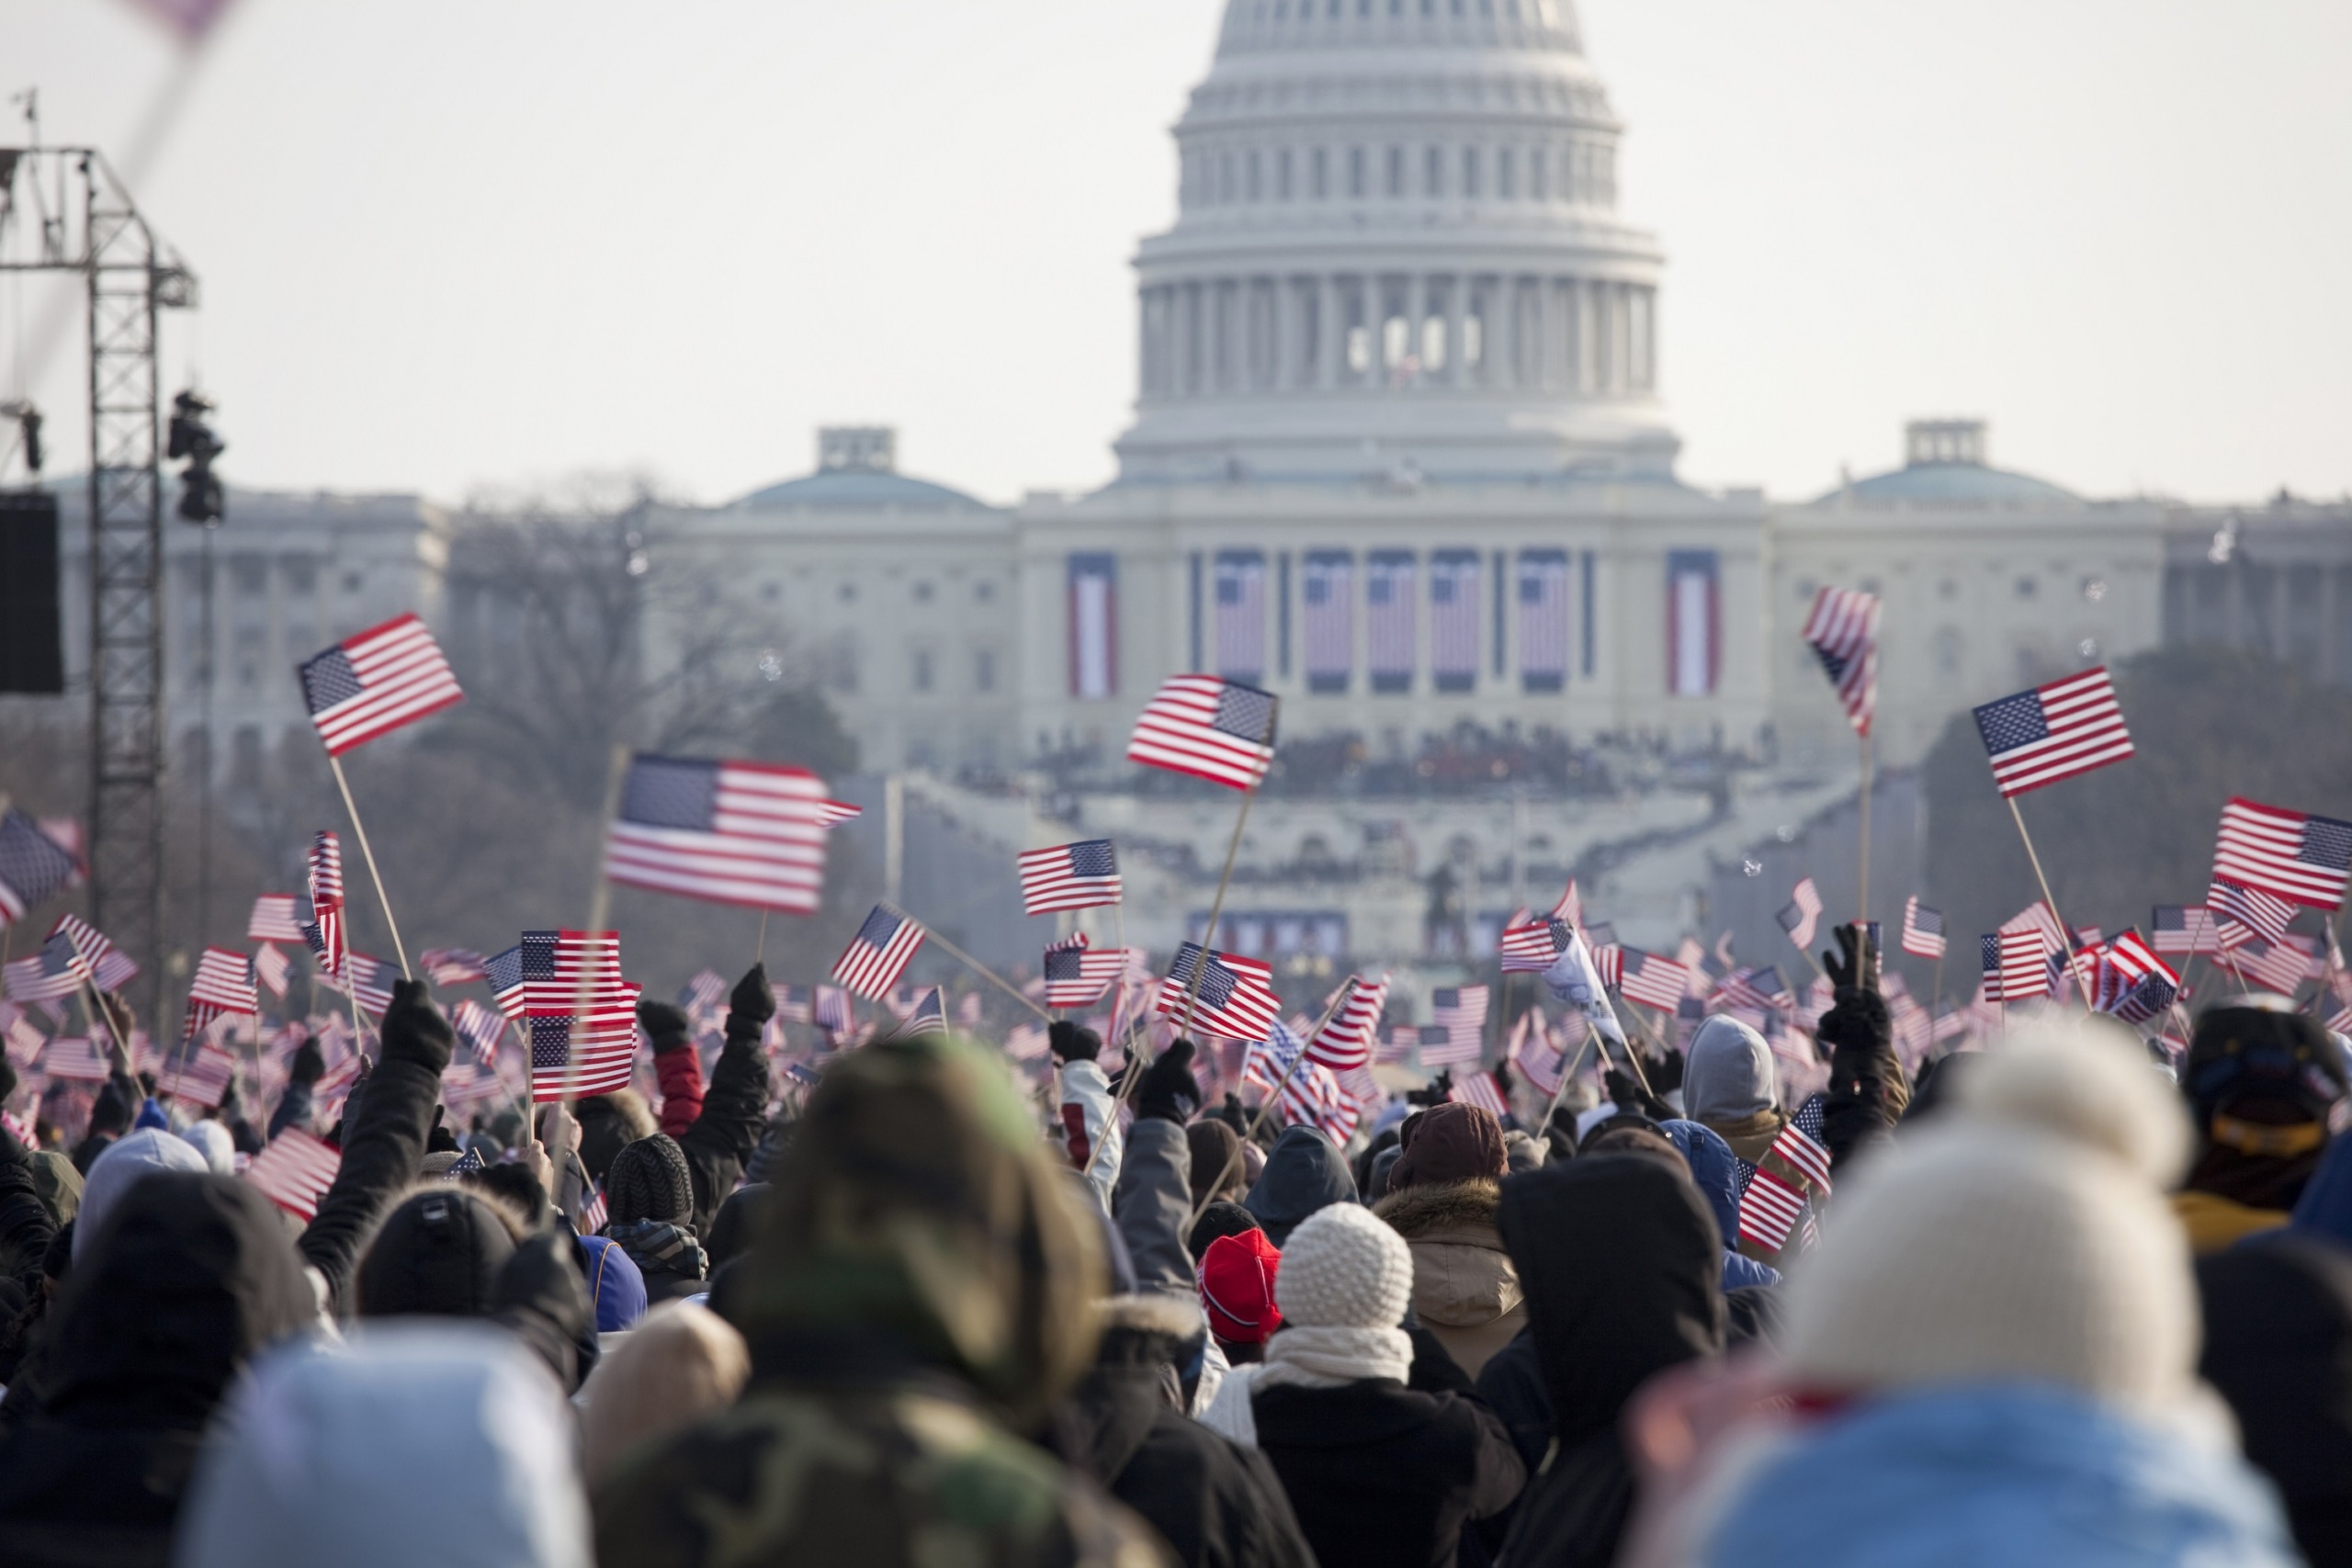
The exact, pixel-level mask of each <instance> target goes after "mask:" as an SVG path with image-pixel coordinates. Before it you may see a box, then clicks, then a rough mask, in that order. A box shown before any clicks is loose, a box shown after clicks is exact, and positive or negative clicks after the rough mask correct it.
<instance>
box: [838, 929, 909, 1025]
mask: <svg viewBox="0 0 2352 1568" xmlns="http://www.w3.org/2000/svg"><path fill="white" fill-rule="evenodd" d="M924 934H925V933H924V931H923V929H922V926H920V925H918V924H916V923H915V920H914V918H913V917H912V916H910V915H908V914H905V913H903V912H901V911H900V910H898V909H894V908H890V906H889V905H888V904H876V905H875V906H874V912H873V913H872V914H869V915H867V916H866V917H865V924H864V925H861V926H859V927H858V928H857V934H856V935H855V936H854V937H852V938H850V940H849V946H848V947H846V948H844V949H842V955H841V957H840V958H838V959H836V960H834V962H833V978H834V979H836V980H838V981H840V982H841V983H842V985H843V986H846V987H849V988H850V989H851V990H853V991H855V992H856V993H857V994H858V995H859V996H861V997H864V998H866V1000H868V1001H876V1002H878V1001H880V1000H882V999H883V998H885V997H888V995H889V994H890V992H891V991H892V989H894V988H895V987H897V986H898V984H899V976H901V975H903V974H905V973H906V970H907V961H908V960H910V959H911V958H912V957H914V955H915V950H916V949H917V948H919V947H921V946H922V939H923V936H924ZM823 1000H824V998H823V996H822V994H821V993H820V995H819V998H818V1001H819V1003H820V1008H821V1004H822V1002H823ZM818 1021H819V1022H820V1023H822V1022H823V1021H824V1020H823V1019H822V1018H821V1017H820V1019H819V1020H818Z"/></svg>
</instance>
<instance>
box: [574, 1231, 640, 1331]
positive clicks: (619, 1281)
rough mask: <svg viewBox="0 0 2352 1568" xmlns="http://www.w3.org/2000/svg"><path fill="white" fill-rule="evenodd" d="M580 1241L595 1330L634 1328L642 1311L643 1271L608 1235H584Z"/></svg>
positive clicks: (581, 1257) (582, 1263) (581, 1258)
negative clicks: (594, 1307) (592, 1306)
mask: <svg viewBox="0 0 2352 1568" xmlns="http://www.w3.org/2000/svg"><path fill="white" fill-rule="evenodd" d="M579 1241H580V1264H581V1268H582V1270H583V1271H584V1272H585V1273H586V1274H587V1277H588V1278H587V1283H588V1297H589V1299H590V1300H591V1301H593V1302H594V1303H596V1332H597V1333H599V1334H611V1333H613V1332H615V1331H616V1330H618V1329H623V1328H635V1327H636V1326H637V1321H638V1319H639V1318H641V1317H643V1316H644V1315H645V1274H644V1271H643V1270H641V1269H639V1268H638V1266H637V1264H636V1262H635V1261H634V1260H633V1259H632V1258H630V1257H629V1255H628V1253H627V1252H625V1251H623V1250H622V1249H621V1247H619V1245H618V1244H617V1243H616V1242H614V1241H613V1240H611V1239H610V1238H609V1237H606V1236H601V1235H583V1236H582V1237H580V1238H579Z"/></svg>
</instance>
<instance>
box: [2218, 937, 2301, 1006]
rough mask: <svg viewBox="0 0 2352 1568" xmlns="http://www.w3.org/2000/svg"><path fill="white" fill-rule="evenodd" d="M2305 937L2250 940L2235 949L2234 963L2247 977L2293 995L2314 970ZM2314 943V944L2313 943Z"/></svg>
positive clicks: (2274, 989)
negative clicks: (2262, 940)
mask: <svg viewBox="0 0 2352 1568" xmlns="http://www.w3.org/2000/svg"><path fill="white" fill-rule="evenodd" d="M2309 941H2310V939H2309V938H2308V937H2293V936H2288V937H2281V938H2280V939H2278V941H2277V942H2249V943H2247V944H2246V945H2245V947H2243V948H2241V949H2239V950H2238V953H2237V957H2236V962H2237V966H2238V968H2239V969H2240V971H2242V972H2243V973H2244V974H2245V975H2246V976H2247V977H2249V978H2250V979H2252V980H2254V981H2255V982H2256V984H2258V985H2261V986H2263V987H2267V988H2268V989H2270V990H2273V991H2280V992H2284V993H2285V994H2286V995H2288V996H2293V995H2294V994H2295V991H2296V989H2297V988H2298V987H2301V985H2302V983H2303V982H2304V981H2305V980H2308V979H2310V978H2311V977H2312V976H2313V975H2314V974H2315V973H2317V971H2316V970H2315V968H2314V967H2313V965H2312V950H2311V948H2308V947H2305V946H2304V945H2303V943H2304V942H2309ZM2314 945H2316V944H2314Z"/></svg>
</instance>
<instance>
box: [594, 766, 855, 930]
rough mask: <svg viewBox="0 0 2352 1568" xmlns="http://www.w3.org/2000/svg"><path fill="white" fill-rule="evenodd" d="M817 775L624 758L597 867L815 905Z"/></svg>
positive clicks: (820, 796)
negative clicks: (616, 806) (617, 802)
mask: <svg viewBox="0 0 2352 1568" xmlns="http://www.w3.org/2000/svg"><path fill="white" fill-rule="evenodd" d="M824 801H825V784H824V781H823V780H821V779H820V778H819V777H818V776H817V775H816V774H814V773H810V772H809V770H808V769H806V768H786V767H780V766H778V765H776V764H775V763H773V762H743V761H714V760H709V759H704V758H695V757H657V756H653V755H651V754H650V753H648V752H642V751H640V752H639V753H638V754H637V755H636V756H635V757H633V758H631V759H630V761H629V765H628V780H627V782H626V783H625V784H624V785H623V786H622V790H621V808H620V815H619V816H617V817H616V818H614V819H613V824H612V828H611V829H610V830H609V831H608V832H607V833H606V834H605V875H606V876H608V877H610V878H611V879H612V880H613V881H615V882H620V883H626V884H628V886H632V887H650V888H651V889H653V890H654V891H655V892H657V893H674V894H677V895H678V896H680V897H686V898H701V899H706V900H708V901H709V902H711V903H715V904H738V905H742V906H745V907H747V908H758V909H781V910H785V911H786V912H788V913H791V914H797V915H808V914H813V913H815V912H816V908H817V901H818V897H819V895H820V894H821V893H822V892H823V890H824V884H825V823H824V821H823V819H822V817H821V815H820V807H822V806H823V805H824Z"/></svg>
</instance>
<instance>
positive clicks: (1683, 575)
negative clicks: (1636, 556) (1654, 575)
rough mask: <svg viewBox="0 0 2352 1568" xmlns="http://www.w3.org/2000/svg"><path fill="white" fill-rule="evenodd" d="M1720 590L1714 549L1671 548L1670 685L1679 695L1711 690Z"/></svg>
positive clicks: (1718, 633)
mask: <svg viewBox="0 0 2352 1568" xmlns="http://www.w3.org/2000/svg"><path fill="white" fill-rule="evenodd" d="M1721 604H1722V595H1721V594H1720V592H1718V589H1717V583H1716V566H1715V552H1714V551H1713V550H1673V551H1670V552H1668V555H1667V558H1666V660H1667V664H1666V689H1667V691H1668V693H1669V694H1672V695H1674V696H1678V697H1704V696H1711V695H1713V693H1714V690H1715V680H1716V676H1717V673H1718V669H1719V664H1720V656H1721V645H1722V628H1721V626H1720V625H1719V622H1720V618H1721V614H1722V610H1721Z"/></svg>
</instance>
